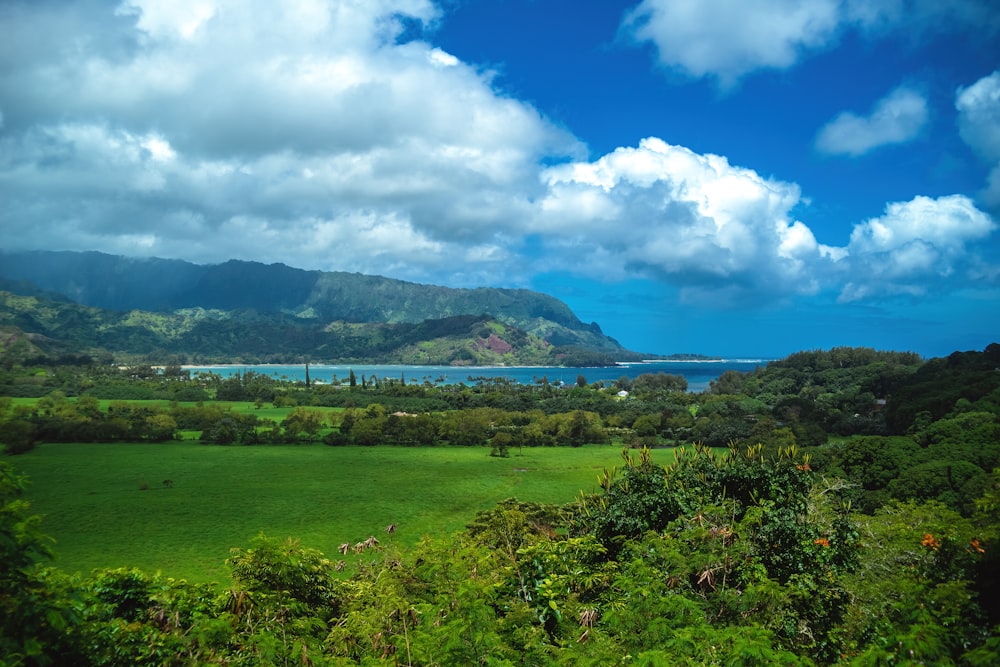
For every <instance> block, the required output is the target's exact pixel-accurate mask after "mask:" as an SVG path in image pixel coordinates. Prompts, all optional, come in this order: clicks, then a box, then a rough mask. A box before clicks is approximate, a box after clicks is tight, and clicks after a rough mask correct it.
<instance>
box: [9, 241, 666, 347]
mask: <svg viewBox="0 0 1000 667" xmlns="http://www.w3.org/2000/svg"><path fill="white" fill-rule="evenodd" d="M0 289H2V290H5V291H8V292H10V293H12V294H20V295H29V296H33V297H36V298H38V299H40V300H41V301H44V302H45V303H46V304H48V305H44V306H43V305H39V306H38V307H39V308H41V309H43V310H44V309H46V308H48V309H51V308H53V307H54V306H52V305H51V304H53V303H59V302H60V301H61V299H66V300H68V301H69V302H70V303H72V304H75V305H78V306H81V307H85V308H95V309H99V310H101V311H106V312H104V314H97V313H93V312H87V311H81V310H74V309H72V308H68V307H62V309H61V311H60V313H59V317H60V318H62V319H63V320H65V323H66V324H67V325H69V324H73V323H76V325H77V329H74V330H73V332H74V333H71V334H70V335H71V337H74V338H73V339H74V340H79V341H81V342H83V341H85V340H86V341H88V342H89V343H90V344H92V345H96V346H98V347H107V346H105V345H102V344H101V342H100V341H101V339H100V337H96V338H95V337H94V336H92V335H91V334H90V333H87V332H86V329H87V326H91V325H93V326H96V325H95V324H94V323H95V322H100V323H101V324H100V326H102V327H104V328H105V330H106V331H110V330H111V329H114V331H115V332H117V333H115V334H114V335H111V334H108V336H111V341H113V342H114V345H112V346H111V347H110V348H109V349H117V350H124V351H131V352H138V351H140V350H141V351H142V352H143V353H149V351H150V349H151V348H157V347H158V348H160V349H170V348H175V347H176V345H175V343H176V340H177V338H176V336H177V335H180V334H177V331H178V329H177V327H181V326H191V327H194V328H198V327H200V328H202V329H205V328H207V329H209V330H211V331H212V332H214V334H215V335H223V334H224V333H225V336H227V337H228V338H227V339H229V340H232V341H234V342H233V344H234V345H237V347H238V348H239V350H240V351H241V353H242V354H245V353H246V350H247V347H246V346H247V345H248V342H247V341H248V339H249V337H250V336H253V335H254V332H241V331H239V329H240V328H241V327H253V328H256V329H258V332H257V333H259V334H260V336H263V335H264V333H265V331H266V332H268V334H267V335H270V336H276V338H274V339H273V340H272V341H271V342H272V343H273V344H274V345H275V346H279V345H285V344H287V337H288V336H291V337H292V338H294V339H296V341H298V342H297V343H296V344H295V345H293V346H292V347H294V348H295V350H296V352H297V353H298V354H308V353H309V350H308V349H307V347H306V340H307V339H308V340H313V338H314V333H315V332H316V331H321V330H323V331H326V332H327V333H330V331H331V330H332V329H330V327H334V329H336V327H335V326H334V325H335V324H336V323H347V324H363V325H371V326H369V327H367V328H366V331H365V334H364V336H363V338H369V339H373V337H374V338H378V337H379V336H380V335H381V334H377V333H376V332H377V330H378V327H379V325H381V326H387V327H390V329H386V331H390V330H391V331H392V333H391V334H387V335H389V337H390V338H392V339H393V340H396V339H397V338H399V337H400V336H403V338H406V337H407V336H409V335H410V334H409V333H407V334H405V335H404V334H403V333H400V332H402V331H410V329H409V328H408V327H414V326H416V325H420V324H421V323H425V322H436V321H444V322H445V323H446V324H445V325H444V328H443V329H442V325H432V326H429V327H424V329H421V328H420V327H419V326H417V327H416V328H413V329H412V331H415V332H419V331H422V330H428V331H445V330H447V335H446V337H447V336H452V337H454V336H459V337H461V336H463V335H464V333H463V332H462V331H461V329H462V327H464V321H462V322H463V325H462V327H458V330H456V329H455V326H457V324H456V323H457V322H459V320H452V319H451V318H460V317H473V318H480V319H482V320H483V321H484V322H485V321H486V320H495V322H496V323H497V326H500V327H501V328H502V327H508V328H509V331H508V335H513V334H511V333H510V332H513V331H521V332H523V334H520V333H519V334H516V335H515V337H516V338H518V339H519V340H522V341H527V340H528V338H526V337H525V336H528V337H531V338H532V339H537V341H538V343H537V344H536V343H532V345H531V348H532V350H533V352H532V355H530V356H531V358H532V359H539V358H540V357H539V354H540V352H539V350H540V348H539V345H542V344H544V345H546V346H549V347H551V348H566V349H570V350H574V351H575V353H580V352H586V351H589V353H591V356H592V357H593V356H594V355H598V358H603V359H605V360H635V359H637V358H639V357H641V356H649V355H639V354H637V353H634V352H630V351H629V350H626V349H625V348H624V347H623V346H622V345H621V344H620V343H618V341H616V340H615V339H613V338H611V337H609V336H606V335H604V333H603V331H602V330H601V328H600V325H598V324H597V323H596V322H594V323H590V324H586V323H584V322H582V321H581V320H580V319H579V318H578V317H577V316H576V315H575V313H573V311H572V309H570V308H569V306H568V305H566V304H565V303H564V302H562V301H560V300H558V299H556V298H555V297H552V296H550V295H547V294H543V293H540V292H534V291H531V290H526V289H507V288H497V287H478V288H452V287H444V286H437V285H425V284H421V283H414V282H407V281H403V280H397V279H394V278H385V277H383V276H371V275H366V274H360V273H348V272H340V271H337V272H327V271H319V270H305V269H297V268H294V267H290V266H287V265H285V264H262V263H260V262H247V261H242V260H229V261H227V262H223V263H221V264H210V265H201V264H193V263H191V262H186V261H183V260H171V259H160V258H132V257H125V256H121V255H109V254H105V253H99V252H93V251H90V252H74V251H27V252H4V251H0ZM10 303H12V302H11V301H10V300H8V306H9V304H10ZM132 311H135V313H134V314H131V315H129V316H127V317H118V316H114V315H111V314H110V313H113V312H116V313H120V314H125V313H132ZM196 311H197V312H199V314H198V315H197V316H192V315H191V313H193V312H196ZM223 313H225V314H224V315H223ZM35 314H36V313H34V312H33V311H32V308H28V309H27V310H26V311H23V312H20V313H18V314H17V315H16V316H15V315H13V314H11V313H8V323H9V324H12V325H14V326H20V327H21V328H22V329H23V330H24V331H26V332H32V331H35V332H38V333H45V335H48V336H51V335H52V333H53V331H52V330H51V329H45V328H44V327H41V328H38V327H40V325H38V323H37V322H35V321H34V320H33V318H34V316H35ZM157 314H159V315H157ZM192 318H194V319H192ZM194 320H197V322H196V323H194V324H192V322H194ZM84 321H88V322H90V325H85V324H83V322H84ZM112 322H113V325H112V324H110V323H112ZM179 322H180V323H183V324H178V323H179ZM209 323H211V324H209ZM449 326H450V327H451V329H449ZM122 327H132V330H131V333H130V336H128V337H125V338H123V337H122V336H123V335H122V334H121V332H122V331H123V329H122ZM392 327H397V328H396V329H392ZM398 327H403V329H399V328H398ZM223 329H227V332H223ZM167 330H170V331H173V332H174V334H172V335H173V336H174V337H173V338H171V337H167V338H164V337H163V336H164V335H165V334H164V332H165V331H167ZM337 330H338V331H340V333H341V334H345V335H346V332H347V331H348V330H347V329H343V328H341V329H337ZM63 331H66V332H69V331H70V329H69V328H64V329H63ZM292 331H294V332H295V333H294V334H291V333H290V332H292ZM306 331H310V332H311V333H309V334H308V335H306V334H305V333H304V332H306ZM196 334H197V332H196V331H185V332H184V335H185V336H187V335H191V336H194V335H196ZM204 335H207V332H206V333H204V334H203V335H202V337H200V338H198V339H197V340H198V341H200V342H198V343H197V344H193V343H192V345H194V347H192V348H190V349H197V350H202V349H207V348H208V347H211V348H212V356H213V357H214V358H218V357H219V355H221V354H223V353H224V351H223V350H222V349H220V348H219V346H218V345H215V344H213V345H211V346H208V345H207V344H206V343H205V340H204ZM414 335H416V334H414ZM394 337H395V338H394ZM126 338H127V339H129V340H132V341H133V343H134V344H130V345H131V347H129V346H128V345H126V346H125V347H122V346H123V345H124V343H123V340H125V339H126ZM473 338H475V337H473ZM188 340H189V341H190V340H193V339H188ZM373 340H374V339H373ZM400 340H402V339H400ZM470 340H471V339H470ZM477 340H479V339H477ZM490 340H492V339H491V338H490V337H489V335H486V336H485V337H483V338H482V340H479V342H475V345H474V347H473V351H474V355H473V356H474V359H473V358H470V359H467V361H470V362H471V361H473V360H476V361H483V358H482V356H483V355H482V354H480V352H482V353H487V352H490V353H492V352H495V350H494V349H493V348H494V347H495V346H494V345H493V344H492V343H489V344H487V343H484V342H482V341H490ZM140 341H144V342H142V343H141V344H140ZM164 341H166V342H164ZM266 342H267V341H266V340H265V341H262V343H261V344H265V343H266ZM315 342H318V340H317V341H315ZM410 342H411V343H412V342H413V341H410ZM332 344H333V340H332V339H330V340H326V341H325V342H324V343H323V345H324V346H325V347H326V348H329V346H330V345H332ZM338 344H344V342H343V341H340V343H338ZM387 344H388V343H387ZM470 344H472V343H471V342H470ZM476 345H477V346H478V347H475V346H476ZM115 346H117V347H115ZM239 346H242V347H239ZM252 347H253V349H254V350H255V352H254V354H255V355H259V354H260V345H258V344H256V343H255V344H254V345H253V346H252ZM503 347H504V346H503V345H499V348H501V349H502V348H503ZM379 349H385V348H379ZM352 350H354V352H353V354H351V355H350V356H351V357H352V358H357V356H358V350H357V348H356V347H352ZM276 351H277V350H276ZM233 352H234V356H236V355H237V348H234V350H233ZM372 352H375V350H372ZM397 352H398V351H397ZM452 352H453V354H457V351H455V350H453V351H452ZM519 352H520V351H517V352H515V356H517V354H518V353H519ZM575 353H574V354H575ZM322 356H324V357H325V358H331V359H332V358H345V357H346V356H348V355H344V354H337V353H336V351H334V350H331V349H327V350H326V352H325V353H324V354H323V355H322ZM365 356H373V355H365ZM374 356H378V355H374ZM411 356H412V355H411ZM418 356H419V355H418ZM438 356H439V357H440V355H438ZM446 356H447V355H446ZM461 356H462V355H459V360H460V361H461ZM542 356H545V355H542ZM571 356H572V355H571ZM584 356H587V355H586V354H584ZM440 360H441V359H437V361H440Z"/></svg>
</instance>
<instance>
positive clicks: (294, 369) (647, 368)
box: [184, 359, 769, 392]
mask: <svg viewBox="0 0 1000 667" xmlns="http://www.w3.org/2000/svg"><path fill="white" fill-rule="evenodd" d="M768 361H769V360H768V359H720V360H711V361H661V360H657V361H645V362H636V363H623V364H619V365H617V366H608V367H593V368H563V367H561V366H401V365H391V364H389V365H364V364H355V365H351V364H346V365H328V364H310V365H309V377H310V379H311V380H313V381H317V382H326V383H330V382H333V381H334V378H336V379H338V380H341V381H343V382H345V383H346V382H347V378H348V377H349V376H350V373H351V371H352V370H353V371H354V373H355V375H356V376H357V378H358V382H360V381H361V376H362V375H364V376H365V377H366V378H367V377H371V376H373V375H374V376H375V377H379V378H392V379H395V380H399V379H405V380H406V382H407V384H413V383H423V382H424V381H428V382H431V383H438V384H459V383H463V382H464V383H465V384H475V383H476V382H477V381H478V380H479V379H480V378H497V377H503V378H508V379H511V380H514V381H515V382H518V383H519V384H535V383H538V382H539V381H542V379H543V378H544V379H547V380H548V381H549V382H550V383H553V384H554V383H563V384H575V383H576V378H577V376H579V375H582V376H583V377H584V378H586V380H587V382H588V383H589V382H597V381H599V380H603V381H605V382H609V381H612V380H617V379H618V378H620V377H622V376H625V377H628V378H630V379H631V378H634V377H636V376H637V375H641V374H643V373H669V374H671V375H682V376H684V378H686V379H687V381H688V391H691V392H698V391H702V390H704V389H707V388H708V384H709V382H711V381H712V380H714V379H715V378H717V377H719V376H720V375H722V374H723V373H725V372H726V371H729V370H735V371H740V372H747V371H752V370H754V369H755V368H757V367H758V366H764V365H766V364H767V362H768ZM184 368H186V369H189V370H190V371H191V372H192V373H196V372H211V373H215V374H217V375H221V376H223V377H228V376H230V375H233V374H234V373H242V372H244V371H248V370H250V371H253V372H255V373H261V374H264V375H270V376H272V377H275V378H280V379H285V380H293V381H294V380H301V381H305V379H306V367H305V365H304V364H299V365H288V366H285V365H271V364H262V365H252V364H251V365H238V364H232V365H222V366H185V367H184Z"/></svg>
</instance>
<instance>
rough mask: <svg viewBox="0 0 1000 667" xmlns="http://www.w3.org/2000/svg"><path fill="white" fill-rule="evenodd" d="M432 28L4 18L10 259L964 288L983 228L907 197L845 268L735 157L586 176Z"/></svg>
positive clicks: (748, 289)
mask: <svg viewBox="0 0 1000 667" xmlns="http://www.w3.org/2000/svg"><path fill="white" fill-rule="evenodd" d="M11 7H13V9H11ZM175 7H176V11H174V9H173V8H175ZM437 18H438V15H437V12H436V9H435V7H434V5H432V4H431V3H430V2H428V1H424V0H342V1H341V2H331V1H329V0H322V1H321V0H300V1H298V2H288V3H274V2H270V1H265V0H259V1H258V2H256V3H250V2H244V1H240V2H237V1H236V0H188V1H187V2H184V3H166V2H162V1H161V2H155V3H154V2H152V0H148V1H143V2H139V0H135V1H133V2H128V3H127V4H124V5H122V6H121V11H119V12H118V13H115V12H114V7H113V4H109V3H108V2H106V1H103V0H100V1H99V0H81V1H80V3H79V4H77V3H70V5H68V6H66V7H62V8H61V9H60V10H59V11H55V10H53V9H52V8H51V5H50V3H21V4H16V5H0V20H2V21H3V24H4V25H5V33H7V34H9V35H10V36H11V37H12V38H11V39H10V40H7V41H4V42H2V43H0V62H2V63H3V67H0V100H2V101H3V132H2V134H0V201H2V202H3V206H0V247H7V248H12V249H14V248H30V247H36V248H37V247H50V248H51V247H58V248H63V249H97V250H103V251H106V252H113V253H120V254H134V255H157V256H161V257H180V258H184V259H188V260H191V261H198V262H216V261H224V260H226V259H230V258H240V259H254V260H258V261H264V262H279V261H280V262H285V263H287V264H290V265H293V266H301V267H303V268H322V269H342V270H351V271H361V272H366V273H378V274H383V275H391V276H394V277H399V278H407V279H413V280H428V281H433V282H438V283H445V284H456V285H466V286H467V285H474V284H504V285H512V284H517V283H518V282H519V281H523V282H527V281H528V280H530V278H531V275H532V272H533V271H538V270H559V269H562V270H568V271H576V272H580V273H585V274H588V275H591V276H600V277H603V278H607V279H618V278H629V277H636V276H639V277H646V278H654V279H657V280H661V281H666V282H668V283H671V284H673V285H676V286H678V287H679V288H681V290H682V294H683V295H684V297H685V298H687V299H689V300H697V299H704V300H708V301H709V302H713V303H717V302H723V301H724V302H730V301H738V300H740V299H745V298H754V299H756V300H757V301H756V302H764V301H766V302H768V303H770V302H772V301H775V300H781V299H783V298H790V297H794V296H797V295H808V294H814V293H816V292H819V291H826V290H833V291H840V290H841V288H842V286H843V285H844V283H845V281H847V282H850V285H849V286H848V288H849V289H845V290H844V295H845V298H870V299H877V298H881V297H882V296H885V295H887V294H890V293H892V289H895V290H907V289H909V290H911V291H912V290H917V289H922V288H920V287H919V285H920V284H921V283H920V280H922V279H926V280H927V281H936V280H938V278H939V277H940V276H941V275H945V274H947V277H948V280H951V281H957V280H959V279H960V278H961V276H963V275H966V274H967V272H965V273H963V270H962V268H961V264H962V259H963V257H968V256H970V255H971V254H972V250H973V249H974V244H975V243H976V242H977V241H980V240H982V239H984V238H986V235H988V234H989V233H990V231H991V230H992V226H990V225H992V223H989V224H988V225H986V226H984V224H983V218H981V217H979V216H982V215H983V214H981V213H979V212H978V211H977V210H976V209H975V208H974V207H971V208H969V206H965V207H964V208H963V207H962V206H959V205H958V204H957V203H955V202H950V200H933V206H930V209H932V213H929V214H928V216H929V217H927V218H926V220H931V219H935V218H934V216H937V217H938V218H940V220H943V221H944V222H941V221H940V220H939V221H938V222H935V223H934V224H938V225H940V224H944V225H945V227H946V228H947V230H948V233H947V234H945V233H943V232H942V233H940V234H938V235H935V234H932V233H931V232H930V231H927V230H925V229H924V227H927V226H928V225H930V223H929V222H919V221H920V220H925V218H920V217H919V216H917V214H916V212H915V211H916V209H918V208H919V206H918V205H917V203H919V202H918V201H917V200H914V202H911V203H910V204H909V205H905V206H904V205H900V206H903V208H902V209H899V210H898V211H897V209H890V210H889V211H887V213H886V215H885V216H883V217H881V218H878V219H877V220H873V221H868V222H867V223H865V224H864V225H862V226H859V228H858V230H857V231H856V232H855V236H856V237H857V238H853V237H852V240H851V242H850V243H849V244H848V243H847V241H846V239H845V240H844V242H843V244H842V247H834V246H831V245H824V244H822V243H820V242H819V241H818V240H817V238H816V235H815V234H814V232H813V230H812V229H810V227H809V226H808V224H807V222H806V221H803V220H799V219H797V215H798V214H800V209H801V211H804V212H808V207H807V206H806V204H805V202H804V201H803V198H802V195H801V193H800V191H799V187H798V186H797V185H795V184H794V183H789V182H785V181H781V180H777V179H774V178H768V177H765V176H762V175H761V174H759V173H758V172H756V171H754V170H753V169H750V168H747V167H742V166H738V165H733V164H730V162H729V160H728V159H727V158H725V157H723V156H719V155H709V154H699V153H696V152H694V151H692V150H689V149H687V148H684V147H682V146H674V145H670V144H668V143H666V142H664V141H663V140H661V139H657V138H648V139H645V140H643V141H642V142H641V143H640V144H639V145H638V146H634V147H621V148H618V149H616V150H614V151H611V152H609V153H608V154H606V155H604V156H602V157H599V158H597V159H593V160H586V159H583V157H582V149H581V146H580V144H579V142H578V141H577V140H576V139H575V138H573V137H572V136H569V135H568V134H567V133H566V132H565V131H563V130H561V129H559V128H557V127H555V126H554V125H553V124H552V123H550V122H549V121H548V120H547V119H546V118H544V117H543V116H542V115H541V114H539V112H538V111H537V110H535V109H534V108H532V107H531V106H530V105H528V104H526V103H523V102H520V101H518V100H516V99H512V98H510V97H507V96H504V95H501V94H499V93H498V92H497V91H496V90H495V89H494V88H493V86H492V83H491V79H490V75H489V74H484V73H481V72H480V71H477V70H476V69H475V68H473V67H471V66H469V65H468V64H466V63H463V62H462V61H461V60H459V59H458V58H456V57H455V56H453V55H451V54H448V53H445V52H444V51H441V50H440V49H438V48H436V47H434V46H433V45H431V44H430V43H427V42H424V41H420V40H416V41H410V42H407V43H399V39H400V36H401V35H402V34H403V32H402V30H403V25H404V23H407V22H416V23H419V24H425V25H426V24H431V23H433V22H434V21H436V20H437ZM411 27H412V26H411ZM791 32H794V31H791ZM820 32H821V31H820ZM407 34H409V33H407ZM789 34H791V33H789ZM816 34H819V33H816ZM24 35H36V36H37V38H34V39H27V38H25V37H24ZM788 43H789V44H793V43H794V44H798V43H800V42H796V41H795V40H791V41H789V42H788ZM748 48H749V47H748ZM706 71H708V70H706ZM977 85H978V84H977ZM973 88H974V87H970V89H969V90H970V91H971V90H972V89H973ZM976 90H978V88H977V89H976ZM967 92H968V91H967ZM971 96H972V93H971V92H968V94H966V93H962V94H961V95H960V97H961V98H962V99H965V98H966V97H968V98H969V99H972V97H971ZM976 99H978V98H976ZM986 108H987V107H985V106H983V105H978V106H977V105H972V106H969V109H968V111H963V112H962V113H963V114H965V115H964V116H963V118H966V119H967V120H968V121H969V122H968V132H972V133H973V134H976V133H980V132H983V131H985V130H984V127H985V125H984V124H983V121H981V120H976V119H978V118H980V116H979V115H977V114H979V113H980V111H982V109H986ZM977 109H978V110H979V111H977ZM963 136H964V135H963ZM969 136H972V135H971V134H970V135H969ZM546 165H548V166H546ZM552 165H555V166H552ZM998 180H1000V179H998ZM966 203H967V202H966ZM970 206H971V205H970ZM961 210H964V211H965V216H966V217H965V218H961V217H960V215H959V212H960V211H961ZM962 220H965V222H964V223H963V222H962ZM970 221H971V222H970ZM918 222H919V224H918ZM921 225H923V227H921ZM949 225H950V226H949ZM935 229H937V228H935ZM915 230H919V234H918V233H917V231H915ZM938 231H941V230H940V229H939V230H938ZM908 234H909V236H908ZM528 239H530V242H529V241H528ZM525 246H530V251H527V252H526V251H525V250H524V248H525ZM537 249H541V251H542V252H544V253H545V254H544V255H542V256H541V257H538V256H535V255H534V252H535V251H536V250H537ZM867 263H871V264H872V266H873V267H874V268H869V267H868V264H867ZM949 272H950V273H949ZM987 273H988V272H987ZM869 275H870V276H873V280H871V281H869V280H867V276H869ZM990 275H995V272H994V274H990ZM858 276H865V277H866V279H865V280H861V279H860V278H858ZM887 286H891V289H889V288H888V287H887ZM914 286H917V287H914Z"/></svg>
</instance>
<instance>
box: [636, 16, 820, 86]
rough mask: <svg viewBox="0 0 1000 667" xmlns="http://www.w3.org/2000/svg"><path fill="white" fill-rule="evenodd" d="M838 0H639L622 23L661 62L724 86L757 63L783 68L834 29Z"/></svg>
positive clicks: (790, 64)
mask: <svg viewBox="0 0 1000 667" xmlns="http://www.w3.org/2000/svg"><path fill="white" fill-rule="evenodd" d="M839 4H840V3H839V1H838V0H777V1H774V0H643V1H642V2H641V3H639V5H638V6H637V7H635V8H634V9H633V10H631V11H630V12H629V13H628V14H627V15H626V18H625V20H624V22H623V25H622V27H623V30H625V32H626V33H627V34H628V35H630V36H631V37H632V38H633V39H634V40H636V41H637V42H651V43H652V44H654V45H655V46H656V49H657V55H658V59H659V62H660V63H661V64H662V65H665V66H668V67H676V68H678V69H679V70H681V71H682V72H683V73H685V74H687V75H689V76H692V77H695V78H698V77H703V76H715V77H717V78H718V79H719V81H720V83H721V84H722V85H723V86H724V87H727V86H730V85H732V84H733V83H735V82H736V81H737V80H738V79H739V78H740V77H742V76H743V75H745V74H747V73H748V72H752V71H754V70H756V69H760V68H776V69H784V68H787V67H790V66H792V65H794V64H795V62H796V61H797V60H798V59H799V57H800V55H801V53H802V52H803V51H805V50H809V49H815V48H818V47H821V46H823V45H824V44H826V43H828V42H829V41H830V40H831V39H833V37H834V35H835V34H836V30H837V27H838V23H839V20H840V16H839Z"/></svg>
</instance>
